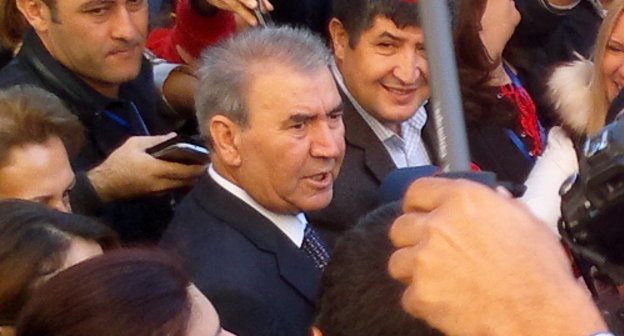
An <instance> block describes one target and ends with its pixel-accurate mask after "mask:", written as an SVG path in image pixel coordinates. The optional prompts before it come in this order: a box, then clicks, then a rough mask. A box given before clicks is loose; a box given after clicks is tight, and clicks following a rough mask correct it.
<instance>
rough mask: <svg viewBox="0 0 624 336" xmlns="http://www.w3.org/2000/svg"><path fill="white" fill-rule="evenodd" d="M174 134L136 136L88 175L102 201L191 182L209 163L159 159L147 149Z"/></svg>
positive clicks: (157, 191)
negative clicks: (176, 161) (201, 163)
mask: <svg viewBox="0 0 624 336" xmlns="http://www.w3.org/2000/svg"><path fill="white" fill-rule="evenodd" d="M173 136H174V134H173V133H171V134H167V135H159V136H135V137H131V138H129V139H128V140H126V142H125V143H124V144H123V145H121V146H120V147H119V148H117V149H116V150H115V151H113V152H112V153H111V154H110V155H109V157H108V158H106V160H104V162H103V163H102V164H100V165H99V166H97V167H95V168H93V169H91V170H90V171H89V172H88V173H87V177H88V178H89V181H90V182H91V185H92V186H93V189H94V190H95V191H96V192H97V194H98V196H99V198H100V199H101V200H102V201H103V202H109V201H114V200H120V199H130V198H134V197H139V196H144V195H149V194H155V193H159V192H162V191H167V190H170V189H176V188H180V187H185V186H190V185H192V184H193V183H194V182H195V180H196V178H197V177H198V176H199V175H200V174H202V173H203V172H204V171H205V169H206V167H205V166H203V165H185V164H180V163H175V162H168V161H164V160H159V159H156V158H154V157H152V156H151V155H149V154H147V153H146V152H145V150H146V149H147V148H149V147H152V146H154V145H156V144H159V143H161V142H163V141H165V140H167V139H169V138H171V137H173Z"/></svg>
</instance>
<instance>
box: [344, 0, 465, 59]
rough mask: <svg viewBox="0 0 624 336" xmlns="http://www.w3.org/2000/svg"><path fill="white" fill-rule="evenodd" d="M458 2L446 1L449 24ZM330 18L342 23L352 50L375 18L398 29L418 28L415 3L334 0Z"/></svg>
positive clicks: (383, 0)
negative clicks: (381, 17) (386, 21)
mask: <svg viewBox="0 0 624 336" xmlns="http://www.w3.org/2000/svg"><path fill="white" fill-rule="evenodd" d="M457 1H458V0H446V2H447V4H448V6H449V13H450V16H451V23H453V21H454V17H455V15H456V13H457ZM332 6H333V7H332V16H333V17H335V18H336V19H338V20H340V22H342V25H343V27H344V29H345V30H346V31H347V34H349V46H351V48H354V47H355V46H356V45H357V43H358V41H359V40H360V35H361V34H362V32H363V31H365V30H367V29H368V28H370V27H372V26H373V22H374V20H375V17H377V16H383V17H385V18H388V19H390V20H392V22H394V24H395V25H397V27H399V28H405V27H408V26H413V27H420V26H421V21H420V14H419V13H418V5H417V1H407V0H334V1H333V5H332Z"/></svg>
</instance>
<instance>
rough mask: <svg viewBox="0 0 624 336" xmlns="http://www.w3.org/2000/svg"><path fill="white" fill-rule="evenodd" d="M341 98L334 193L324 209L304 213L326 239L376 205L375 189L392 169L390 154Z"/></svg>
mask: <svg viewBox="0 0 624 336" xmlns="http://www.w3.org/2000/svg"><path fill="white" fill-rule="evenodd" d="M343 101H344V104H345V111H344V124H345V140H346V152H345V158H344V161H343V163H342V167H341V169H340V174H339V175H338V178H337V179H336V181H335V182H334V197H333V198H332V201H331V203H330V204H329V205H328V206H327V207H326V208H325V209H323V210H320V211H314V212H311V213H309V215H308V217H309V218H310V221H311V222H313V223H314V224H315V225H316V226H317V227H318V228H319V230H320V231H321V232H322V233H324V234H325V237H326V238H327V240H329V241H330V242H333V240H334V239H335V238H336V236H337V235H338V234H339V233H340V232H343V231H345V230H347V229H349V228H350V227H352V226H354V225H355V224H356V223H357V220H358V219H359V218H360V216H362V215H364V214H366V213H367V212H369V211H370V210H373V209H375V208H376V207H377V205H378V202H377V189H378V188H379V185H380V184H381V181H382V180H383V178H384V177H385V176H386V175H387V174H388V173H390V172H391V171H392V170H394V169H396V166H395V165H394V162H393V161H392V158H391V157H390V154H388V152H387V151H386V148H385V147H384V146H383V144H382V143H381V141H380V140H379V138H377V136H376V135H375V133H374V132H373V130H372V129H371V128H370V127H369V126H368V124H367V123H366V121H365V120H364V119H363V118H362V117H361V116H360V114H359V113H358V112H357V111H356V110H355V107H354V106H353V104H351V102H350V101H349V99H348V98H346V97H343Z"/></svg>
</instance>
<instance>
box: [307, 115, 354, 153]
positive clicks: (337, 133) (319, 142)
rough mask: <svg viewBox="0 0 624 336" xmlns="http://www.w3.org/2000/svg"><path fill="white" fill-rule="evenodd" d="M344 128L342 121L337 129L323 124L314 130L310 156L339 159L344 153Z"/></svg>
mask: <svg viewBox="0 0 624 336" xmlns="http://www.w3.org/2000/svg"><path fill="white" fill-rule="evenodd" d="M344 148H345V144H344V127H343V125H342V121H341V122H340V125H338V126H336V127H330V126H329V125H328V124H327V123H321V124H320V125H318V126H317V127H315V128H314V130H313V132H312V139H311V145H310V154H311V155H312V156H313V157H320V158H338V157H340V156H342V155H343V153H344Z"/></svg>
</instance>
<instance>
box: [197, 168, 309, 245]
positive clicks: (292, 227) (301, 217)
mask: <svg viewBox="0 0 624 336" xmlns="http://www.w3.org/2000/svg"><path fill="white" fill-rule="evenodd" d="M208 175H210V177H211V178H212V179H213V180H214V181H215V182H216V183H217V184H218V185H220V186H221V187H222V188H223V189H225V190H227V191H228V192H230V193H231V194H232V195H234V196H236V198H238V199H240V200H241V201H243V202H245V203H246V204H247V205H249V206H250V207H252V208H253V209H254V210H256V211H258V212H259V213H260V214H261V215H263V216H264V217H266V218H267V219H268V220H269V221H271V223H273V224H275V226H276V227H277V228H278V229H280V231H282V232H283V233H284V234H285V235H286V236H287V237H288V239H290V240H291V241H292V242H293V243H294V244H295V245H296V246H297V247H301V244H302V243H303V234H304V231H305V227H306V225H307V220H306V218H305V214H304V213H303V212H300V213H298V214H297V215H283V214H278V213H275V212H273V211H270V210H268V209H267V208H265V207H263V206H262V205H260V203H258V202H256V201H255V200H254V199H253V198H251V196H250V195H249V194H248V193H247V192H246V191H245V190H243V189H242V188H241V187H239V186H237V185H235V184H234V183H232V182H230V181H228V180H227V179H226V178H224V177H223V176H221V175H220V174H219V173H217V171H216V170H214V168H213V166H212V164H210V166H208Z"/></svg>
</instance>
